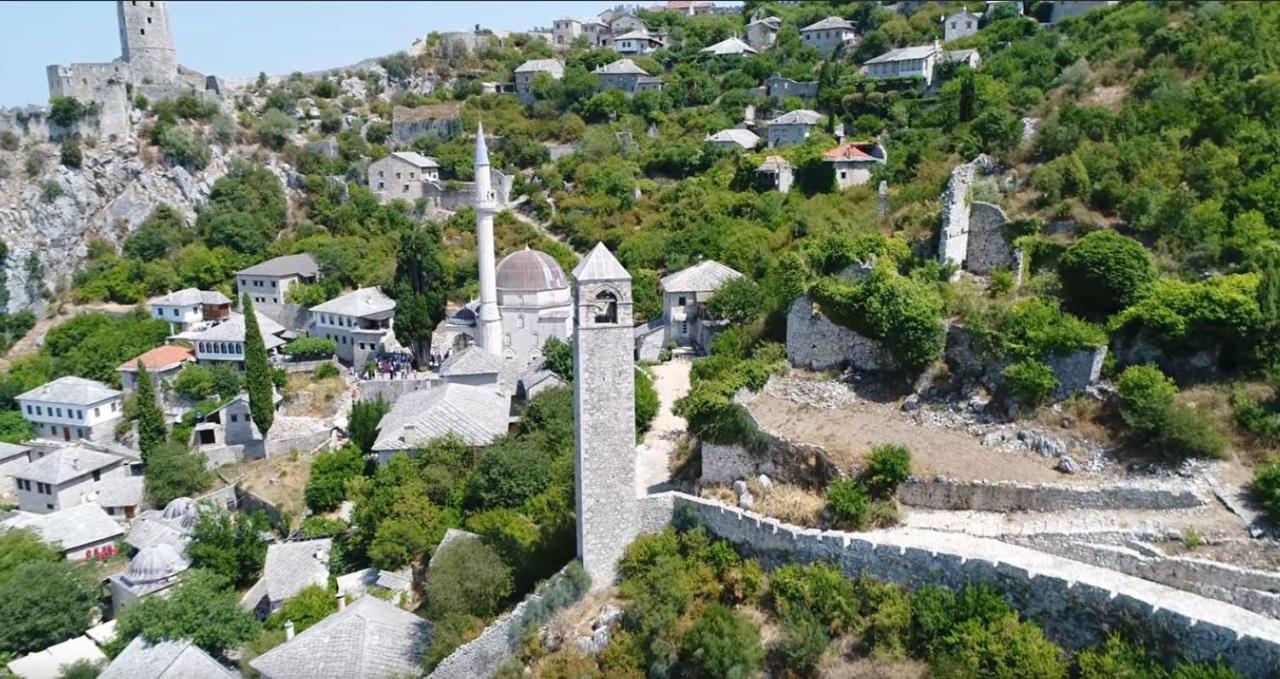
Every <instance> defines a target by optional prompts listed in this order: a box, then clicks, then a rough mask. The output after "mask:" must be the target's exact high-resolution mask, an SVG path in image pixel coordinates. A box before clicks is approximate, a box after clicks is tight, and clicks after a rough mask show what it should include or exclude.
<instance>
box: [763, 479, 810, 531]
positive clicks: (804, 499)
mask: <svg viewBox="0 0 1280 679" xmlns="http://www.w3.org/2000/svg"><path fill="white" fill-rule="evenodd" d="M753 483H754V482H753ZM751 492H752V494H753V495H755V494H756V491H755V490H754V489H753V490H752V491H751ZM755 497H756V506H755V508H756V511H758V512H760V513H761V514H764V515H766V516H772V517H774V518H776V519H779V520H781V521H785V522H787V523H794V524H796V525H799V526H818V525H820V524H821V523H822V510H823V509H824V508H825V507H826V506H827V501H826V499H825V498H823V497H822V494H821V493H819V492H817V491H813V490H809V489H807V488H801V487H800V486H795V485H791V484H789V483H775V484H774V485H773V487H772V488H770V489H769V490H768V491H767V492H764V493H763V494H762V495H755Z"/></svg>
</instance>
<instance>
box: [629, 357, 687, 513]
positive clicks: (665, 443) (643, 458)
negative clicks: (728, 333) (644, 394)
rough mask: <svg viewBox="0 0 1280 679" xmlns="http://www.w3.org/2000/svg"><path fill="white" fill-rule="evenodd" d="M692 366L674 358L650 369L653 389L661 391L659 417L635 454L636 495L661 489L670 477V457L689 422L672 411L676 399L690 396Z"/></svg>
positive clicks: (659, 394) (685, 361)
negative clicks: (686, 395) (690, 371)
mask: <svg viewBox="0 0 1280 679" xmlns="http://www.w3.org/2000/svg"><path fill="white" fill-rule="evenodd" d="M692 366H693V363H692V362H691V361H689V360H687V359H675V360H671V361H667V362H666V363H662V364H659V365H655V366H652V367H651V368H650V369H649V370H650V372H652V374H653V387H654V389H655V390H656V391H657V392H658V401H659V406H658V415H657V416H656V417H654V418H653V424H652V425H651V426H650V428H649V431H648V432H647V433H646V434H645V435H644V443H643V445H642V446H641V447H640V449H639V451H638V452H637V454H636V495H638V496H643V495H647V494H649V493H652V492H655V491H657V490H662V489H664V487H665V486H666V485H667V482H668V481H669V480H670V478H671V472H670V465H671V455H672V453H673V452H675V449H676V441H677V440H679V438H680V436H682V435H683V434H684V432H685V429H686V428H687V426H688V423H686V422H685V420H684V418H683V417H680V416H679V415H676V414H675V413H674V412H672V410H671V409H672V406H673V405H674V404H675V402H676V401H677V400H679V399H680V398H682V397H683V396H684V395H685V394H687V393H689V370H690V368H691V367H692Z"/></svg>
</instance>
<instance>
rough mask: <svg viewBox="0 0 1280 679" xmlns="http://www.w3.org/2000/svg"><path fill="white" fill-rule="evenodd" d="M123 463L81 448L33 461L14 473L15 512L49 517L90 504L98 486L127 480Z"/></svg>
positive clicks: (97, 452) (124, 461)
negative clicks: (53, 513) (71, 508)
mask: <svg viewBox="0 0 1280 679" xmlns="http://www.w3.org/2000/svg"><path fill="white" fill-rule="evenodd" d="M39 452H40V451H36V452H33V453H32V455H33V456H35V455H38V454H39ZM126 462H127V461H126V460H125V459H124V458H122V457H119V456H117V455H112V454H110V453H104V452H100V451H97V450H92V449H89V448H85V447H82V446H68V447H66V448H56V449H54V450H52V451H50V452H47V453H44V454H43V455H42V456H39V457H33V458H32V460H31V462H29V463H28V464H27V465H26V466H25V467H23V468H21V469H18V470H16V471H14V472H13V481H14V486H15V487H16V488H17V494H18V509H20V510H22V511H24V512H31V513H33V514H48V513H49V512H56V511H59V510H62V509H68V508H70V507H74V506H76V505H79V504H84V503H85V502H88V501H91V500H92V499H93V496H94V494H95V493H96V492H97V490H98V489H99V487H100V482H102V481H104V480H110V479H124V478H125V477H128V476H130V473H129V465H128V464H126ZM136 504H137V503H135V505H134V506H136Z"/></svg>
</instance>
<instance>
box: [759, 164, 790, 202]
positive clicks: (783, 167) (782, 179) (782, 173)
mask: <svg viewBox="0 0 1280 679" xmlns="http://www.w3.org/2000/svg"><path fill="white" fill-rule="evenodd" d="M755 179H756V188H757V189H759V190H761V191H777V192H779V193H787V192H788V191H790V190H791V184H792V183H793V182H794V181H795V168H794V167H792V165H791V163H789V162H787V159H786V158H783V157H782V156H769V157H767V158H765V159H764V162H762V163H760V166H759V167H757V168H756V177H755Z"/></svg>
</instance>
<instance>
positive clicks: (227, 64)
mask: <svg viewBox="0 0 1280 679" xmlns="http://www.w3.org/2000/svg"><path fill="white" fill-rule="evenodd" d="M619 2H621V0H586V1H581V2H567V1H559V2H530V1H526V2H443V1H436V0H433V1H430V2H422V1H420V2H382V1H374V0H348V1H346V2H208V1H197V0H182V1H178V2H170V3H169V24H170V27H171V29H172V31H173V40H174V46H175V48H176V49H177V51H178V61H179V63H181V64H182V65H184V66H187V67H189V68H193V69H195V70H197V71H200V72H201V73H205V74H209V75H219V76H223V77H230V78H243V77H253V76H256V75H257V74H258V73H259V72H262V71H265V72H267V73H268V74H272V75H276V74H287V73H291V72H293V71H315V70H320V69H324V68H333V67H339V66H346V65H348V64H352V63H355V62H357V61H360V60H361V59H365V58H367V57H374V56H381V55H384V54H390V53H391V52H395V51H397V50H401V49H407V48H408V47H409V46H410V45H411V44H412V43H413V40H414V38H419V37H423V36H425V35H426V34H428V33H430V32H432V31H453V30H466V29H469V28H472V27H474V26H475V25H476V24H477V23H478V24H480V25H481V26H482V27H483V28H490V29H495V30H525V29H529V28H532V27H535V26H541V27H550V26H551V22H552V21H553V20H554V19H556V18H557V17H560V16H590V15H594V14H598V13H599V12H601V11H603V10H605V9H608V8H610V7H613V6H615V5H617V4H619ZM118 56H120V37H119V33H118V31H117V29H116V7H115V2H112V1H111V0H97V1H95V2H11V1H9V0H0V106H19V105H25V104H43V103H45V102H46V101H47V100H48V98H49V86H48V81H47V80H46V79H45V67H46V66H48V65H49V64H69V63H86V62H88V63H95V62H108V61H111V60H112V59H115V58H116V57H118Z"/></svg>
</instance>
